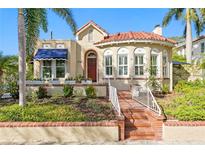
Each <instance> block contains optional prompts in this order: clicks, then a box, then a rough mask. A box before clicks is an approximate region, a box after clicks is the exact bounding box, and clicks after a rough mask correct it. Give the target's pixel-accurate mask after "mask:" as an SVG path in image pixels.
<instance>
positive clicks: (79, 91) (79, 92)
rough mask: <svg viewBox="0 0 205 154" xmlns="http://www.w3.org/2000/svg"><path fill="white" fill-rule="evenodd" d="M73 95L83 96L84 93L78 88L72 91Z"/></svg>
mask: <svg viewBox="0 0 205 154" xmlns="http://www.w3.org/2000/svg"><path fill="white" fill-rule="evenodd" d="M73 93H74V95H75V96H77V97H83V96H85V95H84V90H83V89H78V90H74V91H73Z"/></svg>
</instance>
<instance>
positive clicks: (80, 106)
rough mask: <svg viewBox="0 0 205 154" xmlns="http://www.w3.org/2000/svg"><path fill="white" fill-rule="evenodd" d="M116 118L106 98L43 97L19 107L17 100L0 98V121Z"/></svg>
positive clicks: (73, 120)
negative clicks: (10, 101) (9, 100)
mask: <svg viewBox="0 0 205 154" xmlns="http://www.w3.org/2000/svg"><path fill="white" fill-rule="evenodd" d="M114 119H117V118H116V115H115V112H114V110H113V108H112V105H111V103H110V102H108V101H107V100H106V99H99V98H96V99H91V98H89V99H87V98H85V97H72V98H64V97H58V98H52V97H51V98H44V99H38V100H36V102H34V101H28V103H27V105H26V106H25V107H19V106H18V102H17V101H16V102H15V101H13V103H9V102H8V101H5V100H0V121H1V122H2V121H24V122H26V121H29V122H48V121H51V122H55V121H65V122H77V121H79V122H80V121H102V120H114Z"/></svg>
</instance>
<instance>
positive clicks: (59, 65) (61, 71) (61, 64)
mask: <svg viewBox="0 0 205 154" xmlns="http://www.w3.org/2000/svg"><path fill="white" fill-rule="evenodd" d="M64 77H65V60H56V78H64Z"/></svg>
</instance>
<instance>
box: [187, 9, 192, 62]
mask: <svg viewBox="0 0 205 154" xmlns="http://www.w3.org/2000/svg"><path fill="white" fill-rule="evenodd" d="M186 59H187V63H191V59H192V30H191V20H190V9H188V8H187V9H186Z"/></svg>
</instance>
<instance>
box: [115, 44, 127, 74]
mask: <svg viewBox="0 0 205 154" xmlns="http://www.w3.org/2000/svg"><path fill="white" fill-rule="evenodd" d="M117 57H118V58H117V59H118V61H117V72H118V76H119V77H128V76H129V50H128V49H126V48H120V49H119V50H118V53H117ZM120 57H123V59H122V64H120ZM125 58H126V59H127V63H126V64H125ZM120 67H122V68H123V69H122V70H123V71H122V72H123V73H122V74H121V75H120ZM125 68H127V74H125Z"/></svg>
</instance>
